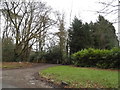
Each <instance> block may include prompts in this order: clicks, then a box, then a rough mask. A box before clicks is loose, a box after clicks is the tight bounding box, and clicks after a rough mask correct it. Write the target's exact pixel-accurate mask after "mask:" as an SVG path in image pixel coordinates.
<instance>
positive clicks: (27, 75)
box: [2, 64, 57, 88]
mask: <svg viewBox="0 0 120 90" xmlns="http://www.w3.org/2000/svg"><path fill="white" fill-rule="evenodd" d="M52 66H57V65H56V64H39V65H37V66H34V67H31V68H24V69H11V70H3V71H2V83H3V85H2V87H5V88H53V87H52V86H50V85H48V84H46V83H45V82H42V81H41V80H36V79H35V76H34V74H35V73H37V72H38V71H41V70H42V69H45V68H48V67H52Z"/></svg>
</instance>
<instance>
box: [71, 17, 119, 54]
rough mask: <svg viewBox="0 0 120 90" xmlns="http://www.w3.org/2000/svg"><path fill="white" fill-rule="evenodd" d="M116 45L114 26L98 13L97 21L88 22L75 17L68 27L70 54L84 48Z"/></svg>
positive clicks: (104, 47)
mask: <svg viewBox="0 0 120 90" xmlns="http://www.w3.org/2000/svg"><path fill="white" fill-rule="evenodd" d="M118 45H119V43H118V39H117V36H116V34H115V28H114V26H113V25H112V23H110V22H109V21H107V20H106V19H105V18H104V17H103V16H100V15H99V17H98V20H97V22H95V23H93V22H91V23H89V24H88V23H85V24H84V23H82V21H81V20H79V19H78V18H76V17H75V19H74V20H73V23H72V25H71V28H70V29H69V46H70V54H73V53H75V52H77V51H79V50H81V49H85V48H96V49H111V48H113V47H118Z"/></svg>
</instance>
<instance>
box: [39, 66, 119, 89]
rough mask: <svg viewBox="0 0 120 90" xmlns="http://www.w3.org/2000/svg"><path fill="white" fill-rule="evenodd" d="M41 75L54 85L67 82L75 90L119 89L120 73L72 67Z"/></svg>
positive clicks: (46, 71)
mask: <svg viewBox="0 0 120 90" xmlns="http://www.w3.org/2000/svg"><path fill="white" fill-rule="evenodd" d="M40 74H41V75H42V76H43V77H45V78H49V79H53V80H54V83H60V82H61V81H65V82H67V83H68V84H69V86H68V87H73V88H118V72H117V71H107V70H98V69H89V68H77V67H72V66H56V67H50V68H48V69H45V70H42V72H40Z"/></svg>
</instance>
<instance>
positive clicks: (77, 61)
mask: <svg viewBox="0 0 120 90" xmlns="http://www.w3.org/2000/svg"><path fill="white" fill-rule="evenodd" d="M119 56H120V48H113V49H111V50H100V49H93V48H89V49H84V50H81V51H79V52H77V53H74V54H73V55H72V63H73V64H74V65H76V66H81V67H99V68H118V67H119V66H118V63H120V61H119V60H120V57H119Z"/></svg>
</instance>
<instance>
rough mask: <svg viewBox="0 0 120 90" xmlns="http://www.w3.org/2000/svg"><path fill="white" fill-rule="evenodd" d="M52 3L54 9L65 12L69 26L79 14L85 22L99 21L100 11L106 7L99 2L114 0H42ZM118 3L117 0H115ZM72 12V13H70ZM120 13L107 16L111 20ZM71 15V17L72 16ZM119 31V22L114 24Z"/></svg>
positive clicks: (67, 25)
mask: <svg viewBox="0 0 120 90" xmlns="http://www.w3.org/2000/svg"><path fill="white" fill-rule="evenodd" d="M41 1H43V2H46V3H47V5H50V6H51V7H52V8H53V9H54V10H58V11H60V13H65V19H66V20H65V21H66V28H68V27H69V24H70V22H71V21H72V20H73V19H74V17H75V16H77V17H78V18H79V19H81V20H82V21H83V22H88V23H89V22H90V21H93V22H95V21H97V18H98V15H99V14H98V13H96V11H99V10H101V9H103V8H104V6H103V5H101V4H100V3H98V2H110V1H112V0H41ZM113 1H115V3H113V4H117V0H113ZM70 13H71V15H70ZM117 15H118V14H112V15H111V14H109V15H107V16H105V18H106V19H107V20H109V21H110V22H111V21H113V20H114V19H116V18H117ZM70 17H71V18H70ZM113 25H114V26H115V29H116V33H117V32H118V24H117V23H116V24H113Z"/></svg>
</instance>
